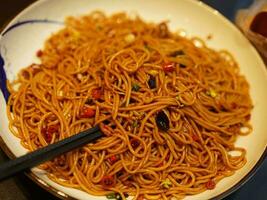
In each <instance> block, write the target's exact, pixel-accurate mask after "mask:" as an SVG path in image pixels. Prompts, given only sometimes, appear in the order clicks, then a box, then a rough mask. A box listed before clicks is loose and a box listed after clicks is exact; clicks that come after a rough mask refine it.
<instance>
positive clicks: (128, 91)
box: [0, 0, 267, 200]
mask: <svg viewBox="0 0 267 200" xmlns="http://www.w3.org/2000/svg"><path fill="white" fill-rule="evenodd" d="M0 71H1V72H0V81H1V93H0V102H1V110H2V112H1V114H0V120H1V126H0V133H1V138H2V142H1V146H2V148H3V149H5V151H6V153H7V154H8V155H9V156H10V157H17V156H21V155H23V154H25V153H27V152H29V151H34V150H36V149H38V148H41V147H44V146H46V145H49V144H50V143H54V142H56V141H59V140H61V139H63V138H66V137H69V136H71V135H74V134H77V133H79V132H81V131H82V130H85V129H88V128H90V127H93V126H95V125H100V127H101V130H102V132H103V133H104V135H105V136H104V137H103V138H101V139H99V140H98V141H96V142H94V143H92V144H87V145H85V146H81V147H80V148H78V149H76V150H74V151H72V152H69V153H67V154H64V155H61V156H59V157H57V158H55V159H53V160H51V161H49V162H46V163H44V164H42V165H40V166H37V167H35V168H33V169H32V170H31V172H29V173H27V174H28V176H30V177H31V178H32V179H33V180H34V181H35V182H37V183H38V184H39V185H41V186H42V187H44V188H45V189H47V191H50V192H51V193H53V194H55V195H56V196H58V197H60V198H62V199H68V198H73V199H88V200H89V199H95V200H98V199H99V200H100V199H103V200H104V199H138V200H143V199H171V200H176V199H192V200H194V199H212V198H216V199H221V198H223V197H225V196H227V195H228V194H230V193H231V192H233V191H235V190H236V189H237V188H239V187H240V186H242V185H243V184H244V182H245V181H246V180H248V178H250V177H252V175H253V174H254V173H255V171H256V169H257V168H258V167H259V166H260V165H261V163H262V161H263V159H264V157H265V156H266V144H267V134H265V133H266V132H267V126H266V122H265V121H266V119H267V103H266V102H267V93H266V84H267V73H266V68H265V66H264V63H263V62H262V60H261V58H260V57H259V55H258V53H257V52H256V50H255V49H254V47H253V46H252V45H251V44H250V43H249V41H248V40H247V39H246V38H245V37H244V36H243V35H242V34H241V32H240V31H239V30H238V29H237V28H236V27H235V26H234V25H233V24H231V23H230V22H229V21H228V20H227V19H225V18H224V17H223V16H222V15H221V14H219V13H218V12H217V11H216V10H213V9H212V8H210V7H208V6H206V5H205V4H203V3H202V2H199V1H193V0H166V1H163V0H158V1H152V0H136V1H134V0H125V1H119V0H112V1H109V0H99V1H93V0H76V1H73V0H57V1H52V0H41V1H38V2H35V3H34V4H32V5H31V6H29V7H28V8H26V9H25V10H24V11H22V12H21V13H20V14H19V15H18V16H17V17H15V18H14V19H13V20H12V21H11V22H10V23H9V24H8V25H7V26H6V27H5V28H4V29H3V31H2V32H1V35H0Z"/></svg>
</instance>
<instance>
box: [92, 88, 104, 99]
mask: <svg viewBox="0 0 267 200" xmlns="http://www.w3.org/2000/svg"><path fill="white" fill-rule="evenodd" d="M101 96H102V92H101V90H100V89H93V90H92V97H93V98H94V99H100V98H101Z"/></svg>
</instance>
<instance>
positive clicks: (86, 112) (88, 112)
mask: <svg viewBox="0 0 267 200" xmlns="http://www.w3.org/2000/svg"><path fill="white" fill-rule="evenodd" d="M94 116H95V110H94V109H92V108H90V107H88V106H83V108H82V110H81V112H80V117H81V118H91V117H94Z"/></svg>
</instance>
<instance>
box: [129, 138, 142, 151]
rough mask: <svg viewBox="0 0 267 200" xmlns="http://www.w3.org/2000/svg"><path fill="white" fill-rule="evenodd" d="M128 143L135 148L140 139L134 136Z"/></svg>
mask: <svg viewBox="0 0 267 200" xmlns="http://www.w3.org/2000/svg"><path fill="white" fill-rule="evenodd" d="M130 143H131V145H132V147H133V148H134V149H136V148H137V147H138V146H139V145H140V141H139V140H138V139H135V138H133V139H131V140H130Z"/></svg>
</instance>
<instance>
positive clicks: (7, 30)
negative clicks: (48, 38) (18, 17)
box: [2, 19, 64, 36]
mask: <svg viewBox="0 0 267 200" xmlns="http://www.w3.org/2000/svg"><path fill="white" fill-rule="evenodd" d="M34 23H50V24H59V25H63V24H64V23H63V22H59V21H55V20H49V19H32V20H26V21H22V22H17V23H15V24H13V25H12V26H10V27H8V28H7V29H6V30H5V31H4V32H3V33H2V35H3V36H4V35H5V34H7V33H8V32H9V31H11V30H12V29H14V28H16V27H18V26H21V25H25V24H34Z"/></svg>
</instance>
